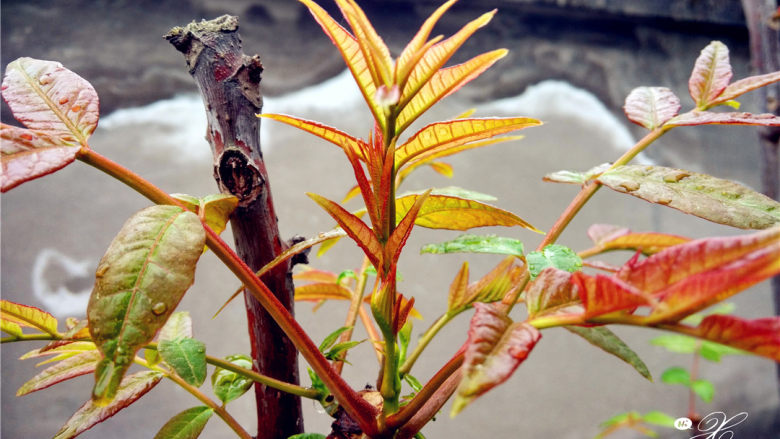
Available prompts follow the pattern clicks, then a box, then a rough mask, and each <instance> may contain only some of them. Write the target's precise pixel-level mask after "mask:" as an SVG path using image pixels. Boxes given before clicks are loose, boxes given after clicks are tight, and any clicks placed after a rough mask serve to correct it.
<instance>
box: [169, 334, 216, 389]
mask: <svg viewBox="0 0 780 439" xmlns="http://www.w3.org/2000/svg"><path fill="white" fill-rule="evenodd" d="M157 351H158V352H159V353H160V356H161V357H162V359H163V360H164V361H165V362H166V363H168V365H169V366H171V368H172V369H173V370H174V371H175V372H176V374H177V375H179V376H180V377H181V378H182V379H183V380H184V381H186V382H187V383H188V384H190V385H193V386H195V387H200V385H201V384H203V382H204V381H206V345H205V344H203V342H202V341H199V340H195V339H194V338H177V339H173V340H161V341H160V343H159V344H158V347H157Z"/></svg>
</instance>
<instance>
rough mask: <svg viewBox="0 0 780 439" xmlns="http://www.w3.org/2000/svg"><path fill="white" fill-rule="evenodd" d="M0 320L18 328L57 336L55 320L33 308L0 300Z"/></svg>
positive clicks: (44, 312)
mask: <svg viewBox="0 0 780 439" xmlns="http://www.w3.org/2000/svg"><path fill="white" fill-rule="evenodd" d="M0 319H2V320H3V321H6V322H11V323H15V324H17V325H19V326H24V327H28V328H33V329H36V330H38V331H40V332H44V333H46V334H49V335H52V336H55V337H56V336H58V335H59V332H57V319H55V318H54V316H52V315H51V314H49V313H47V312H46V311H43V310H40V309H38V308H36V307H34V306H28V305H22V304H19V303H14V302H9V301H7V300H0Z"/></svg>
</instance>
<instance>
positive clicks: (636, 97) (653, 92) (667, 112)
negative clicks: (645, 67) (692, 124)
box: [623, 87, 680, 131]
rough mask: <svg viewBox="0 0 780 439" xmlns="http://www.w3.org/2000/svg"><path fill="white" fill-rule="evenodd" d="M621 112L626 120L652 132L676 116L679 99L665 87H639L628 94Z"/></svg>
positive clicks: (678, 109) (678, 108)
mask: <svg viewBox="0 0 780 439" xmlns="http://www.w3.org/2000/svg"><path fill="white" fill-rule="evenodd" d="M623 111H625V113H626V117H628V120H630V121H631V122H634V123H635V124H637V125H641V126H643V127H645V128H647V129H648V130H650V131H652V130H654V129H656V128H658V127H660V126H661V125H663V124H664V123H666V121H668V120H669V119H671V118H673V117H674V116H677V113H678V112H679V111H680V98H678V97H677V96H676V95H675V94H674V92H672V91H671V90H669V89H668V88H666V87H639V88H635V89H633V90H632V91H631V93H629V94H628V97H626V104H625V105H624V106H623Z"/></svg>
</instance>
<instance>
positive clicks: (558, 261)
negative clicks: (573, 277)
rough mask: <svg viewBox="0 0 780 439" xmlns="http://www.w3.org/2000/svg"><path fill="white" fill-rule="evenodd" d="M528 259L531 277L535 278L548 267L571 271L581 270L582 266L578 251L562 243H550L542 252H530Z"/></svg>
mask: <svg viewBox="0 0 780 439" xmlns="http://www.w3.org/2000/svg"><path fill="white" fill-rule="evenodd" d="M526 260H527V261H528V270H529V271H530V272H531V279H535V278H536V276H538V275H539V273H541V272H542V270H544V269H545V268H547V267H554V268H557V269H559V270H563V271H568V272H569V273H573V272H575V271H579V270H580V269H581V268H582V259H581V258H580V257H579V256H577V253H575V252H574V251H573V250H572V249H570V248H568V247H566V246H563V245H560V244H550V245H548V246H547V247H545V248H544V249H543V250H542V251H540V252H538V251H534V252H531V253H528V255H527V256H526Z"/></svg>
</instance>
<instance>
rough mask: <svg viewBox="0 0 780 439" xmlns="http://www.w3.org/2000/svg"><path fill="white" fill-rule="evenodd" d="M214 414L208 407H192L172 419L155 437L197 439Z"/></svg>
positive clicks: (157, 438)
mask: <svg viewBox="0 0 780 439" xmlns="http://www.w3.org/2000/svg"><path fill="white" fill-rule="evenodd" d="M213 414H214V409H212V408H211V407H206V406H199V407H192V408H190V409H187V410H184V411H183V412H181V413H179V414H177V415H176V416H174V417H172V418H171V419H169V420H168V422H166V423H165V425H163V426H162V428H161V429H160V431H158V432H157V434H156V435H154V439H196V438H197V437H198V436H200V433H201V432H202V431H203V428H204V427H205V426H206V423H207V422H208V421H209V419H210V418H211V416H212V415H213Z"/></svg>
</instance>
